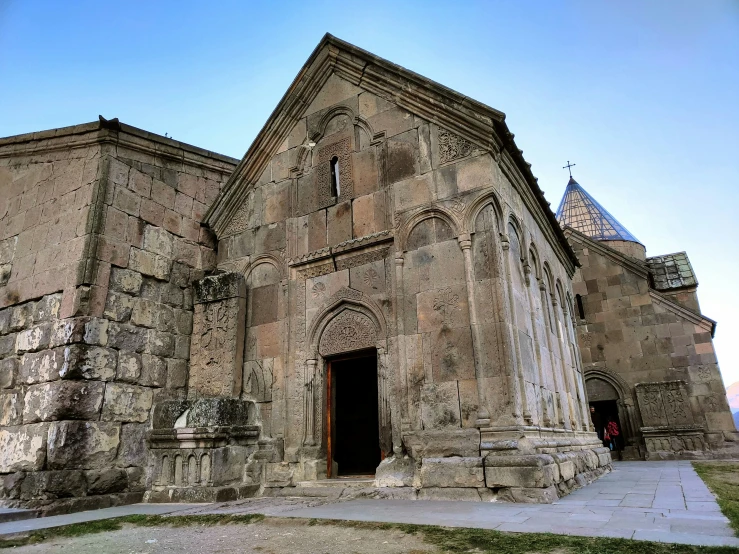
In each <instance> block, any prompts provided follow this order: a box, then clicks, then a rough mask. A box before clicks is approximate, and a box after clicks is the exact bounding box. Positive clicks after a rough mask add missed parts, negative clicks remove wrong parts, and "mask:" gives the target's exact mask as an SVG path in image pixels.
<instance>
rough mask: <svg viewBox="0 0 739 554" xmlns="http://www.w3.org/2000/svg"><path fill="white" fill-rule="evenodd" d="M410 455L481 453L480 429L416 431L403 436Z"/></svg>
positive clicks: (438, 455)
mask: <svg viewBox="0 0 739 554" xmlns="http://www.w3.org/2000/svg"><path fill="white" fill-rule="evenodd" d="M403 441H404V443H405V446H406V448H407V449H408V452H409V453H410V455H411V456H412V457H413V458H414V459H416V460H420V459H421V458H444V457H448V456H462V457H475V456H479V455H480V431H478V430H477V429H438V430H428V431H415V432H413V433H407V434H406V435H404V436H403Z"/></svg>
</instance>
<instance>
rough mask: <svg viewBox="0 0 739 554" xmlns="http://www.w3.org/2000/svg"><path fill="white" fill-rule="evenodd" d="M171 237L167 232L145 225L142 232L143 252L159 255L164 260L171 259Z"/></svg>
mask: <svg viewBox="0 0 739 554" xmlns="http://www.w3.org/2000/svg"><path fill="white" fill-rule="evenodd" d="M172 239H173V237H172V235H171V234H169V232H167V231H166V230H164V229H162V228H160V227H154V226H152V225H147V226H146V229H145V230H144V250H148V251H149V252H152V253H154V254H159V255H160V256H164V257H165V258H171V257H172V245H173V240H172Z"/></svg>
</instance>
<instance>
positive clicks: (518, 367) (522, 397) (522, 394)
mask: <svg viewBox="0 0 739 554" xmlns="http://www.w3.org/2000/svg"><path fill="white" fill-rule="evenodd" d="M510 245H511V243H510V239H509V238H508V236H507V235H504V236H503V267H504V268H505V280H506V292H507V294H508V298H507V300H508V309H509V315H510V323H509V325H510V329H511V334H512V335H513V340H512V343H513V350H514V353H513V356H514V358H515V360H514V366H515V367H514V371H515V381H516V384H517V387H518V391H517V396H518V400H517V401H518V403H519V405H520V406H521V410H522V412H523V419H524V421H525V423H531V412H530V411H529V406H528V400H527V398H526V382H525V380H524V374H523V365H522V363H521V345H520V344H519V341H518V323H517V322H518V318H517V316H516V305H515V303H514V302H515V301H514V300H513V283H512V277H511V262H510V260H509V258H510V256H511V254H510Z"/></svg>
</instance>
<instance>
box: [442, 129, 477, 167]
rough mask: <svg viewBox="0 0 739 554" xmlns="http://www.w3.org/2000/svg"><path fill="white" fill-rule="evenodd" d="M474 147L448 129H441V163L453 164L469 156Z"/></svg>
mask: <svg viewBox="0 0 739 554" xmlns="http://www.w3.org/2000/svg"><path fill="white" fill-rule="evenodd" d="M473 149H474V145H473V144H472V143H470V142H469V141H467V140H465V139H463V138H462V137H460V136H459V135H455V134H454V133H451V132H449V131H447V130H446V129H439V158H440V160H439V161H440V163H443V164H444V163H447V162H451V161H452V160H456V159H459V158H464V157H466V156H469V155H470V154H471V153H472V150H473Z"/></svg>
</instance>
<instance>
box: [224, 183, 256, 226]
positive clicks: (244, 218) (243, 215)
mask: <svg viewBox="0 0 739 554" xmlns="http://www.w3.org/2000/svg"><path fill="white" fill-rule="evenodd" d="M253 215H254V195H253V194H252V193H249V195H248V196H247V197H246V199H245V200H244V202H243V203H242V204H241V206H239V209H238V210H236V213H235V214H234V216H233V217H232V218H231V221H229V222H228V226H227V227H226V230H225V231H224V232H223V236H224V237H229V236H231V235H235V234H236V233H240V232H241V231H244V230H246V229H247V228H248V226H249V220H250V219H251V218H252V216H253Z"/></svg>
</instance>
